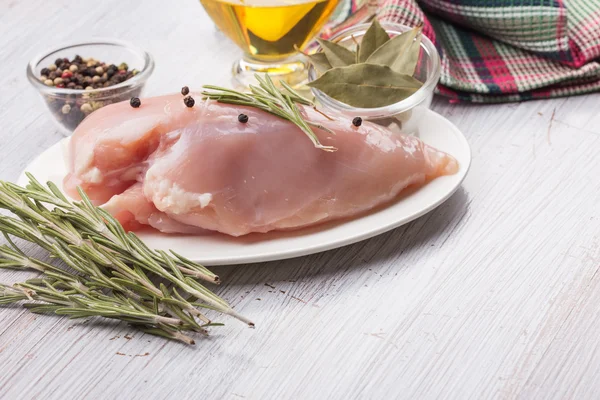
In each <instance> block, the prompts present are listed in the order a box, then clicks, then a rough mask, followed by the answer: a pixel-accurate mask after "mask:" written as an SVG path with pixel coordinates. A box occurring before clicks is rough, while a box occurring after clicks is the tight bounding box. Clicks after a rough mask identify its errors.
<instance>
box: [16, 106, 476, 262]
mask: <svg viewBox="0 0 600 400" xmlns="http://www.w3.org/2000/svg"><path fill="white" fill-rule="evenodd" d="M421 121H422V122H421V123H420V124H419V136H420V138H421V140H423V141H424V142H425V143H427V144H429V145H431V146H433V147H435V148H437V149H439V150H442V151H445V152H447V153H448V154H451V155H453V156H454V157H455V158H456V159H457V160H458V162H459V164H460V169H459V171H458V173H456V174H454V175H451V176H443V177H440V178H437V179H435V180H433V181H431V182H429V183H428V184H427V185H425V186H423V187H421V188H419V189H417V190H415V191H412V192H411V193H404V194H401V196H400V198H399V199H398V200H397V201H396V202H394V203H392V204H390V205H388V206H386V207H381V208H378V209H375V210H373V211H371V212H370V213H369V214H366V215H363V216H361V217H359V218H355V219H352V220H345V221H341V222H340V221H338V222H331V223H325V224H322V225H318V226H315V227H312V228H305V229H301V230H298V231H293V232H269V233H265V234H260V233H258V234H251V235H247V236H243V237H238V238H234V237H230V236H226V235H223V234H214V235H208V236H191V235H189V236H188V235H167V234H163V233H160V232H156V231H152V232H140V233H139V236H140V238H141V239H142V240H144V242H146V243H147V244H148V246H150V247H151V248H157V249H163V250H168V249H172V250H174V251H176V252H178V253H179V254H181V255H183V256H185V257H188V258H190V259H192V260H194V261H198V262H200V263H202V264H205V265H229V264H242V263H253V262H260V261H271V260H280V259H285V258H292V257H298V256H303V255H307V254H313V253H318V252H321V251H325V250H330V249H334V248H337V247H341V246H345V245H348V244H351V243H355V242H358V241H361V240H364V239H368V238H370V237H373V236H376V235H379V234H381V233H383V232H386V231H389V230H391V229H394V228H397V227H398V226H400V225H402V224H405V223H407V222H410V221H412V220H414V219H416V218H418V217H420V216H421V215H423V214H425V213H427V212H428V211H431V210H432V209H434V208H435V207H437V206H438V205H440V204H442V203H443V202H444V201H446V199H448V198H449V197H450V196H451V195H452V194H453V193H454V192H455V191H456V189H458V187H459V186H460V184H461V182H462V181H463V180H464V178H465V176H466V174H467V171H468V170H469V166H470V164H471V149H470V148H469V144H468V143H467V140H466V139H465V137H464V136H463V135H462V133H461V132H460V131H459V130H458V128H456V127H455V126H454V125H453V124H452V123H451V122H449V121H448V120H447V119H445V118H444V117H442V116H440V115H439V114H436V113H434V112H433V111H428V112H427V115H424V116H423V118H421ZM67 140H68V139H65V140H63V141H61V142H59V143H57V144H55V145H54V146H52V147H51V148H49V149H48V150H46V151H45V152H43V153H42V154H40V155H39V156H38V157H37V158H36V159H35V160H34V161H33V162H32V163H31V164H29V166H28V167H27V168H26V169H25V171H28V172H30V173H32V174H33V175H34V176H35V177H36V178H37V179H38V180H39V181H40V182H46V181H53V182H54V183H56V184H57V185H59V187H60V186H61V182H62V178H63V177H64V176H65V174H66V172H67V171H66V167H65V165H64V161H63V148H64V145H65V144H66V142H67ZM18 183H19V184H20V185H25V184H27V177H26V176H25V174H24V173H23V174H21V176H20V177H19V181H18Z"/></svg>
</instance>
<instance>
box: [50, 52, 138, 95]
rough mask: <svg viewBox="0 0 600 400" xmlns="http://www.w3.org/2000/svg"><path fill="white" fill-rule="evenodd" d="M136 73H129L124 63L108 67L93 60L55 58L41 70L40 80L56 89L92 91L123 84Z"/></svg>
mask: <svg viewBox="0 0 600 400" xmlns="http://www.w3.org/2000/svg"><path fill="white" fill-rule="evenodd" d="M138 72H139V71H138V70H136V69H134V70H131V71H130V70H129V66H128V65H127V64H126V63H121V64H119V65H118V66H117V65H115V64H110V65H108V64H106V63H105V62H101V61H98V60H96V59H94V58H82V57H81V56H75V58H73V59H72V60H69V59H68V58H57V59H56V61H55V62H54V64H50V65H49V66H48V67H46V68H42V70H41V71H40V74H41V76H40V80H41V81H42V82H43V83H44V84H45V85H47V86H55V87H57V88H67V89H76V90H84V89H85V90H92V89H99V88H104V87H109V86H113V85H117V84H119V83H121V82H125V81H126V80H128V79H131V78H133V77H134V76H135V75H137V74H138Z"/></svg>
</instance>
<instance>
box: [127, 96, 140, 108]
mask: <svg viewBox="0 0 600 400" xmlns="http://www.w3.org/2000/svg"><path fill="white" fill-rule="evenodd" d="M129 104H130V105H131V107H133V108H138V107H139V106H141V105H142V102H141V101H140V99H139V98H137V97H132V98H131V100H129Z"/></svg>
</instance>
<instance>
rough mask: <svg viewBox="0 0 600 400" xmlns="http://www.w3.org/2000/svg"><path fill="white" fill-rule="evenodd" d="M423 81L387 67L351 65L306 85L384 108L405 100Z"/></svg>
mask: <svg viewBox="0 0 600 400" xmlns="http://www.w3.org/2000/svg"><path fill="white" fill-rule="evenodd" d="M422 85H423V84H422V83H421V82H419V81H418V80H416V79H415V78H413V77H412V76H410V75H406V74H400V73H398V72H396V71H394V70H393V69H391V68H390V67H388V66H385V65H376V64H354V65H350V66H346V67H337V68H333V69H330V70H329V71H327V72H325V73H324V74H323V75H322V76H321V77H320V78H319V79H316V80H314V81H312V82H309V83H308V86H310V87H314V88H316V89H319V90H320V91H322V92H323V93H325V94H327V95H328V96H330V97H332V98H334V99H336V100H338V101H341V102H342V103H346V104H348V105H351V106H353V107H361V108H375V107H384V106H388V105H390V104H393V103H397V102H399V101H402V100H404V99H405V98H407V97H409V96H410V95H412V94H413V93H415V92H416V91H417V90H418V89H419V88H420V87H421V86H422Z"/></svg>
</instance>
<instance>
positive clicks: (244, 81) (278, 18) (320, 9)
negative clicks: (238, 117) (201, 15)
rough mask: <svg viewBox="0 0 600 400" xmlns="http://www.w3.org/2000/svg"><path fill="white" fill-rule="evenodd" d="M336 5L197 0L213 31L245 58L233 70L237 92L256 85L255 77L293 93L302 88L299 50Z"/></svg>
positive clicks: (312, 0) (313, 0) (331, 1)
mask: <svg viewBox="0 0 600 400" xmlns="http://www.w3.org/2000/svg"><path fill="white" fill-rule="evenodd" d="M338 2H339V0H200V3H201V4H202V6H203V7H204V10H205V11H206V13H207V14H208V15H209V16H210V18H211V19H212V20H213V22H214V23H215V25H216V26H217V27H218V28H219V29H220V30H221V32H223V33H224V34H225V35H226V36H227V37H228V38H229V39H231V40H232V41H233V42H234V43H235V44H236V45H237V46H238V47H239V48H240V49H242V50H243V52H244V55H243V57H242V58H241V59H239V60H238V61H236V62H235V64H234V65H233V69H232V73H233V78H234V80H233V84H234V85H235V86H236V87H238V88H239V89H244V88H247V87H248V85H250V84H257V82H256V79H255V77H254V75H255V74H260V75H263V74H266V73H268V74H269V76H270V77H271V78H272V79H273V81H274V82H276V83H277V82H279V81H285V82H286V83H288V84H290V85H292V86H294V87H296V85H299V84H300V83H304V82H306V79H307V64H306V62H305V60H304V59H303V57H299V56H298V52H297V50H296V47H298V48H300V49H302V48H304V47H305V46H306V45H307V44H308V43H309V42H310V41H311V40H312V39H313V37H314V36H315V35H316V34H318V33H319V31H320V30H321V28H322V27H323V25H325V23H326V22H327V21H328V20H329V17H330V16H331V15H332V13H333V12H334V11H335V9H336V6H337V5H338Z"/></svg>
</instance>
